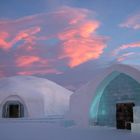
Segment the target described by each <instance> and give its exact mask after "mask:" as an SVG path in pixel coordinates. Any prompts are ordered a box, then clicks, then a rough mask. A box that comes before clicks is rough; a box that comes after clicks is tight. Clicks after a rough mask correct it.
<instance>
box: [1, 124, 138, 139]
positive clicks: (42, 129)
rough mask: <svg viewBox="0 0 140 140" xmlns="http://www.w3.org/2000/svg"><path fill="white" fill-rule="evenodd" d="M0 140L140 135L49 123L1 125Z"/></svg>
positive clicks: (135, 136) (134, 136)
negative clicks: (49, 124) (66, 126)
mask: <svg viewBox="0 0 140 140" xmlns="http://www.w3.org/2000/svg"><path fill="white" fill-rule="evenodd" d="M0 140H140V134H136V133H132V132H130V131H123V130H116V129H115V128H106V127H105V128H104V127H94V128H76V127H73V128H63V127H58V126H57V127H56V126H55V127H53V126H52V127H50V126H48V125H47V123H20V124H19V123H13V124H10V123H1V124H0Z"/></svg>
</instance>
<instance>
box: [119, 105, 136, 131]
mask: <svg viewBox="0 0 140 140" xmlns="http://www.w3.org/2000/svg"><path fill="white" fill-rule="evenodd" d="M133 106H134V103H117V104H116V128H117V129H129V130H131V123H132V122H133Z"/></svg>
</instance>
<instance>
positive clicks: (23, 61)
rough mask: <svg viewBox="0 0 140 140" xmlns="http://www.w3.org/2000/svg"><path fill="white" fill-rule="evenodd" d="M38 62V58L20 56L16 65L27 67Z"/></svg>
mask: <svg viewBox="0 0 140 140" xmlns="http://www.w3.org/2000/svg"><path fill="white" fill-rule="evenodd" d="M39 61H40V58H39V57H38V56H21V57H19V58H18V59H17V60H16V64H17V66H18V67H27V66H30V65H31V64H33V63H35V62H39Z"/></svg>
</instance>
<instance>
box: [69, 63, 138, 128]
mask: <svg viewBox="0 0 140 140" xmlns="http://www.w3.org/2000/svg"><path fill="white" fill-rule="evenodd" d="M134 106H135V107H134ZM139 107H140V67H139V66H129V65H124V64H116V65H112V66H110V67H108V68H106V69H105V70H104V72H103V73H99V74H98V75H97V74H96V75H95V77H94V79H93V80H92V81H90V82H88V83H87V84H86V85H85V86H83V87H81V88H80V89H79V90H77V91H76V92H75V93H74V94H73V95H71V99H70V111H69V118H70V119H72V120H74V121H75V122H76V123H77V124H78V125H82V126H89V125H90V126H94V125H100V126H112V127H114V126H116V127H118V128H124V127H128V128H130V126H129V125H130V124H129V123H132V122H133V121H134V117H135V116H134V112H135V108H139ZM81 110H82V111H81ZM126 116H127V117H126ZM122 118H123V119H122ZM127 123H128V124H127Z"/></svg>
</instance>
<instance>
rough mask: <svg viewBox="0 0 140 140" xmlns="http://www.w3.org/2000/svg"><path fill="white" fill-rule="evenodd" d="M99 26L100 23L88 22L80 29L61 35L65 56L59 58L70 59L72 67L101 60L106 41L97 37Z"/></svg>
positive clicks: (69, 30)
mask: <svg viewBox="0 0 140 140" xmlns="http://www.w3.org/2000/svg"><path fill="white" fill-rule="evenodd" d="M99 25H100V23H99V22H98V21H87V22H85V23H83V24H81V25H79V27H76V28H72V29H67V31H65V32H63V33H60V34H59V39H60V40H62V41H63V44H62V45H63V54H61V55H60V57H59V58H60V59H63V58H69V66H70V67H75V66H77V65H79V64H81V63H84V62H86V61H88V60H91V59H97V58H99V57H100V55H101V54H102V53H103V50H104V48H105V47H106V44H105V40H106V39H105V38H104V37H101V36H97V35H95V34H96V29H97V28H98V27H99Z"/></svg>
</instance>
